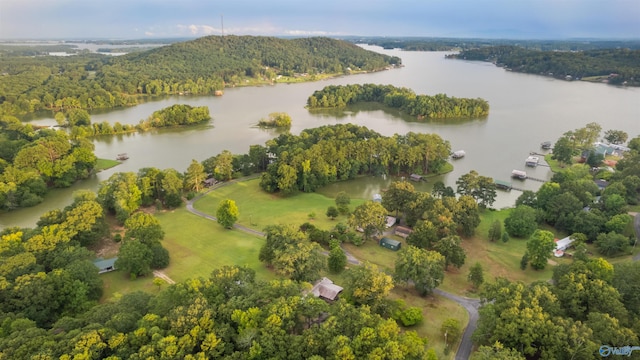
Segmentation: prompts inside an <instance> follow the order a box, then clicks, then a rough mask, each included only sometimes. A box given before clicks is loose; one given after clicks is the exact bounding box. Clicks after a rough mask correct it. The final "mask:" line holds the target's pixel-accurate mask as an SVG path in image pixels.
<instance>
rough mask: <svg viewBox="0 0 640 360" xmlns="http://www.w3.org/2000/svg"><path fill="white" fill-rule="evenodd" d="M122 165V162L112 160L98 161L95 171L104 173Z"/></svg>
mask: <svg viewBox="0 0 640 360" xmlns="http://www.w3.org/2000/svg"><path fill="white" fill-rule="evenodd" d="M118 165H120V161H117V160H111V159H98V160H97V161H96V166H95V168H94V169H95V170H96V171H102V170H107V169H110V168H112V167H114V166H118Z"/></svg>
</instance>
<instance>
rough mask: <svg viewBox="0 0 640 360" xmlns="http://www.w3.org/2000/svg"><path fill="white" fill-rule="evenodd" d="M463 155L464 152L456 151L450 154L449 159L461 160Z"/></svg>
mask: <svg viewBox="0 0 640 360" xmlns="http://www.w3.org/2000/svg"><path fill="white" fill-rule="evenodd" d="M465 155H466V153H465V152H464V150H458V151H454V152H453V154H451V157H452V158H454V159H462V158H463V157H464V156H465Z"/></svg>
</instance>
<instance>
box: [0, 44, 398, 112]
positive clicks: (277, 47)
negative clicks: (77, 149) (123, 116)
mask: <svg viewBox="0 0 640 360" xmlns="http://www.w3.org/2000/svg"><path fill="white" fill-rule="evenodd" d="M399 63H400V59H399V58H397V57H389V56H386V55H382V54H377V53H374V52H371V51H367V50H364V49H362V48H360V47H358V46H356V45H354V44H351V43H348V42H344V41H339V40H334V39H328V38H305V39H290V40H286V39H279V38H274V37H255V36H233V35H230V36H225V37H220V36H208V37H204V38H200V39H196V40H191V41H185V42H179V43H174V44H171V45H167V46H163V47H159V48H155V49H152V50H148V51H140V52H136V53H131V54H127V55H123V56H118V57H112V56H105V55H98V54H84V53H83V54H79V55H75V56H68V57H55V56H37V57H27V56H19V55H14V56H2V57H0V74H1V75H0V114H13V115H18V114H25V113H30V112H34V111H40V110H54V111H60V110H67V109H72V108H80V109H86V110H90V109H99V108H114V107H122V106H129V105H135V104H137V102H138V98H139V97H141V96H157V95H178V94H214V93H215V92H216V91H217V90H222V89H223V88H224V87H228V86H238V85H245V80H249V81H250V83H256V82H257V83H272V82H273V81H275V80H276V78H277V77H278V76H280V75H282V76H294V75H295V74H311V75H313V74H322V73H329V74H342V73H347V72H349V69H351V70H353V71H374V70H379V69H382V68H385V67H387V66H389V65H392V64H399Z"/></svg>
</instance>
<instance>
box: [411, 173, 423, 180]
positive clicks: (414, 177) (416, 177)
mask: <svg viewBox="0 0 640 360" xmlns="http://www.w3.org/2000/svg"><path fill="white" fill-rule="evenodd" d="M409 180H411V181H422V176H420V175H418V174H411V175H409Z"/></svg>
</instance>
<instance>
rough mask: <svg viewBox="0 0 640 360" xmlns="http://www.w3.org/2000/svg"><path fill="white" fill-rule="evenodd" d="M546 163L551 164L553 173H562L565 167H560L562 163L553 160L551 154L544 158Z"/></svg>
mask: <svg viewBox="0 0 640 360" xmlns="http://www.w3.org/2000/svg"><path fill="white" fill-rule="evenodd" d="M544 161H546V162H547V164H549V167H550V168H551V171H553V172H560V171H562V170H564V167H562V166H560V162H559V161H558V160H553V159H552V158H551V154H547V155H545V156H544Z"/></svg>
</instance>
